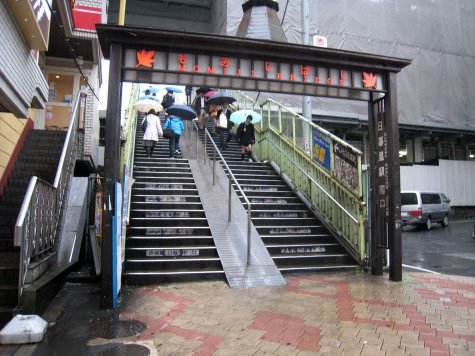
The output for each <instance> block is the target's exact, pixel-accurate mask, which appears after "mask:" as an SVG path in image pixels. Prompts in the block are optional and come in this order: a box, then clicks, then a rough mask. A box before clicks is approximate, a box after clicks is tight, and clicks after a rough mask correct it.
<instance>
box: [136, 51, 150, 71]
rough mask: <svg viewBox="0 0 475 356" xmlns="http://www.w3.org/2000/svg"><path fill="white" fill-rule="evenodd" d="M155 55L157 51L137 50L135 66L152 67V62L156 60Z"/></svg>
mask: <svg viewBox="0 0 475 356" xmlns="http://www.w3.org/2000/svg"><path fill="white" fill-rule="evenodd" d="M154 55H155V51H146V50H144V49H143V50H141V51H137V65H136V66H135V68H137V67H139V66H144V67H148V68H152V63H153V62H155V59H153V56H154Z"/></svg>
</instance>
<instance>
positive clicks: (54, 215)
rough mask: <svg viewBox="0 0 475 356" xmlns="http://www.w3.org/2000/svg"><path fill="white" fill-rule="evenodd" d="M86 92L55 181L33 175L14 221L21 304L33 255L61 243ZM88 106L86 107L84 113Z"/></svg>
mask: <svg viewBox="0 0 475 356" xmlns="http://www.w3.org/2000/svg"><path fill="white" fill-rule="evenodd" d="M85 96H86V94H85V93H84V92H79V93H78V94H77V97H76V101H75V103H74V106H73V111H72V113H71V121H70V123H69V127H68V131H67V134H66V138H65V140H64V145H63V149H62V151H61V157H60V160H59V163H58V169H57V171H56V175H55V179H54V183H53V184H50V183H48V182H45V181H43V180H41V179H39V178H38V177H36V176H33V177H31V179H30V182H29V184H28V188H27V191H26V194H25V197H24V198H23V203H22V206H21V208H20V212H19V213H18V217H17V220H16V223H15V235H14V244H15V246H20V272H19V277H18V305H20V304H21V296H22V293H23V288H24V285H25V281H26V276H27V271H28V267H29V265H30V262H31V260H32V259H36V258H40V257H42V256H45V254H46V253H48V252H51V251H52V250H53V249H54V248H55V246H56V245H57V243H58V239H59V231H60V227H61V222H62V213H63V208H64V204H65V201H66V193H67V189H68V187H69V182H70V178H71V175H72V173H73V169H74V163H75V161H76V156H77V152H76V150H77V145H76V132H77V130H76V129H77V127H78V124H79V117H80V115H78V114H79V109H80V102H81V100H82V98H84V97H85ZM85 112H86V110H85V108H84V110H83V115H84V114H85Z"/></svg>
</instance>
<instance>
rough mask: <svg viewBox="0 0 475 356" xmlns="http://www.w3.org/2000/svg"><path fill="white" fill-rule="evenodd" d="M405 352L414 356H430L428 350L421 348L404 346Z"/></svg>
mask: <svg viewBox="0 0 475 356" xmlns="http://www.w3.org/2000/svg"><path fill="white" fill-rule="evenodd" d="M405 352H406V354H410V355H414V356H430V350H429V349H425V348H423V347H416V346H406V349H405Z"/></svg>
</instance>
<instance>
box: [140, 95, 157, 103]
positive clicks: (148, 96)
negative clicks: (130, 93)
mask: <svg viewBox="0 0 475 356" xmlns="http://www.w3.org/2000/svg"><path fill="white" fill-rule="evenodd" d="M144 99H149V100H155V101H158V102H160V99H159V98H158V97H157V96H155V95H142V96H141V97H140V100H144Z"/></svg>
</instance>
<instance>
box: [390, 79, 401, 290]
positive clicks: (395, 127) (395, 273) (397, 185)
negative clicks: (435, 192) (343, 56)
mask: <svg viewBox="0 0 475 356" xmlns="http://www.w3.org/2000/svg"><path fill="white" fill-rule="evenodd" d="M386 115H387V123H388V124H387V128H386V129H387V132H388V158H389V201H390V202H391V204H389V220H388V223H389V231H388V242H389V279H390V280H391V281H395V282H399V281H401V280H402V244H401V228H402V225H401V182H400V179H401V177H400V167H399V123H398V115H397V88H396V73H389V74H388V94H387V95H386Z"/></svg>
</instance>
